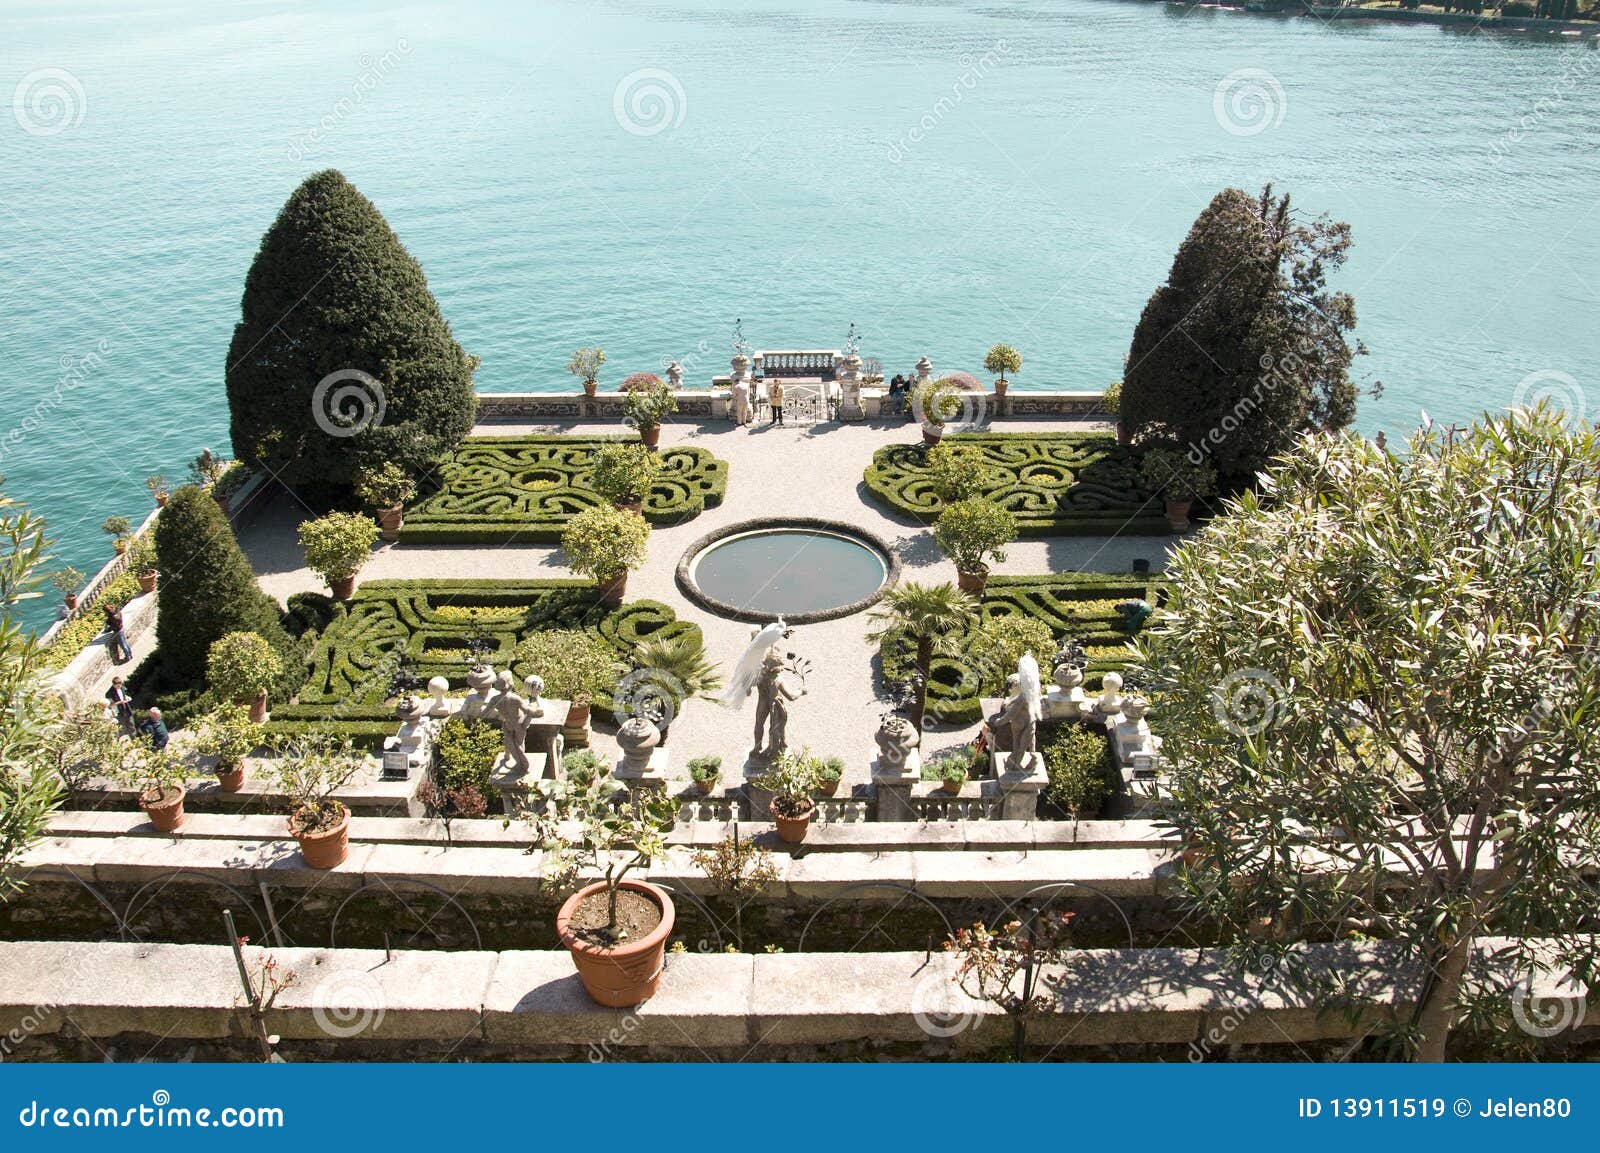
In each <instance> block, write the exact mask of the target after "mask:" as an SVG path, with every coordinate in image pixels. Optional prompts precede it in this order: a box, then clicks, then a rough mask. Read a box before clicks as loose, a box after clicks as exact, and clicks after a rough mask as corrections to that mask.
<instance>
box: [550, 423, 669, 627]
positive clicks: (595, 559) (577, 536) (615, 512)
mask: <svg viewBox="0 0 1600 1153" xmlns="http://www.w3.org/2000/svg"><path fill="white" fill-rule="evenodd" d="M635 395H638V394H635ZM649 539H650V525H649V524H648V523H647V522H646V521H645V519H644V517H642V516H640V515H639V514H638V513H636V512H626V511H623V510H622V509H616V508H610V507H608V506H605V505H599V506H596V507H595V508H586V509H584V510H583V511H582V512H580V513H578V514H577V515H576V516H574V517H573V518H572V519H571V520H569V521H568V522H567V527H566V528H565V529H564V530H562V533H561V548H562V550H563V551H564V552H565V553H566V554H567V563H568V564H569V565H571V566H572V570H573V571H574V572H577V573H580V574H582V575H583V576H586V577H591V578H593V579H594V580H595V581H596V582H598V584H599V585H600V602H601V603H602V604H604V605H606V606H608V607H610V608H616V607H617V606H619V605H620V604H622V598H623V595H624V594H625V593H626V592H627V590H628V572H629V570H630V569H636V568H638V567H639V566H640V565H642V564H643V563H644V558H645V549H646V545H647V543H648V541H649Z"/></svg>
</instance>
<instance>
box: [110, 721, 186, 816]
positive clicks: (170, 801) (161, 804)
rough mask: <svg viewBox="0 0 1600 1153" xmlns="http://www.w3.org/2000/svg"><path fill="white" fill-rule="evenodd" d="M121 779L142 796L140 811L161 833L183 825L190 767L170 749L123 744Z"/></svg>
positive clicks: (119, 773)
mask: <svg viewBox="0 0 1600 1153" xmlns="http://www.w3.org/2000/svg"><path fill="white" fill-rule="evenodd" d="M119 752H120V753H121V754H122V759H121V763H120V764H119V765H118V766H117V770H118V771H117V775H118V776H119V777H120V778H121V779H122V780H124V781H126V782H127V783H128V784H130V785H131V786H132V787H133V788H135V789H137V790H138V793H139V807H140V808H141V809H143V810H144V813H145V816H147V817H149V818H150V823H151V824H152V825H154V826H155V827H156V831H157V832H158V833H170V832H172V831H173V830H174V829H176V828H178V827H179V826H180V825H182V824H183V816H184V813H183V798H184V795H185V793H186V792H187V789H186V787H185V786H186V785H187V784H188V781H189V772H188V767H187V766H186V765H185V764H184V763H183V759H182V758H181V757H179V756H178V755H177V753H176V752H174V751H173V750H171V749H170V748H166V749H152V748H151V747H150V746H149V745H147V744H145V743H144V742H143V741H123V742H121V743H120V747H119Z"/></svg>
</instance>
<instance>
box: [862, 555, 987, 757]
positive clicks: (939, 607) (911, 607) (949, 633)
mask: <svg viewBox="0 0 1600 1153" xmlns="http://www.w3.org/2000/svg"><path fill="white" fill-rule="evenodd" d="M872 619H873V620H875V621H879V622H881V625H880V627H879V628H877V629H875V630H874V631H872V632H871V633H868V634H867V639H868V640H870V641H872V642H873V643H874V644H876V643H877V642H879V641H881V640H883V639H884V638H885V637H887V636H889V635H890V634H891V633H897V634H900V635H902V636H905V637H908V638H910V639H911V640H913V641H915V642H916V645H917V655H916V670H917V695H916V701H915V703H914V704H913V706H912V712H911V717H910V721H911V723H912V724H913V725H914V726H916V728H917V731H918V732H921V731H922V715H923V713H924V712H926V711H927V707H928V674H929V672H930V670H931V669H932V667H933V658H934V657H935V656H936V655H938V654H940V653H947V652H951V651H953V649H954V645H955V641H956V638H957V637H959V636H961V635H963V634H964V633H965V632H966V631H967V629H968V628H969V627H970V626H971V625H972V624H973V623H974V622H975V621H976V620H977V619H978V606H977V602H976V601H974V600H973V599H972V598H971V597H969V596H968V595H967V594H966V593H964V592H962V591H961V590H960V589H958V588H956V586H955V585H953V584H951V583H950V582H949V581H946V582H944V583H943V584H936V585H925V584H918V583H917V582H916V581H908V582H906V583H905V584H903V585H899V586H897V587H895V588H892V589H890V590H889V591H888V592H887V593H885V594H884V596H883V600H882V601H880V602H879V604H878V607H877V608H875V609H873V610H872Z"/></svg>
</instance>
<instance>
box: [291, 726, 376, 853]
mask: <svg viewBox="0 0 1600 1153" xmlns="http://www.w3.org/2000/svg"><path fill="white" fill-rule="evenodd" d="M277 770H278V787H279V789H280V790H281V791H282V792H283V794H284V796H286V797H287V798H288V799H289V835H290V836H291V837H293V838H294V839H295V840H296V841H299V842H300V855H301V856H302V857H304V858H305V862H306V864H307V865H308V866H309V867H311V868H313V869H331V868H333V867H334V866H336V865H338V864H340V863H341V862H342V861H343V860H344V859H345V857H346V856H348V855H349V853H350V810H349V809H347V808H346V807H345V806H344V805H343V804H342V803H340V802H339V801H336V800H334V799H333V794H334V792H335V791H337V790H338V789H340V788H342V787H343V786H344V785H346V784H347V783H348V782H349V781H350V779H351V778H352V777H354V776H355V775H356V774H357V773H358V772H360V771H361V759H360V757H358V756H357V755H356V753H355V751H354V749H353V748H352V747H351V745H350V742H349V741H340V740H335V739H334V738H332V737H329V736H325V735H320V734H310V735H304V736H299V737H295V738H292V739H290V740H289V741H288V742H286V743H285V744H284V745H282V746H280V747H279V749H278V750H277Z"/></svg>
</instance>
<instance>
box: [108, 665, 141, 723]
mask: <svg viewBox="0 0 1600 1153" xmlns="http://www.w3.org/2000/svg"><path fill="white" fill-rule="evenodd" d="M106 700H107V701H109V702H110V704H111V710H112V714H113V715H114V716H115V717H116V718H117V728H119V729H121V730H122V734H123V736H127V737H131V736H133V735H135V728H134V723H133V698H132V697H130V696H129V695H128V690H127V688H125V687H124V686H123V683H122V678H121V677H112V678H111V687H110V688H109V689H107V690H106Z"/></svg>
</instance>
